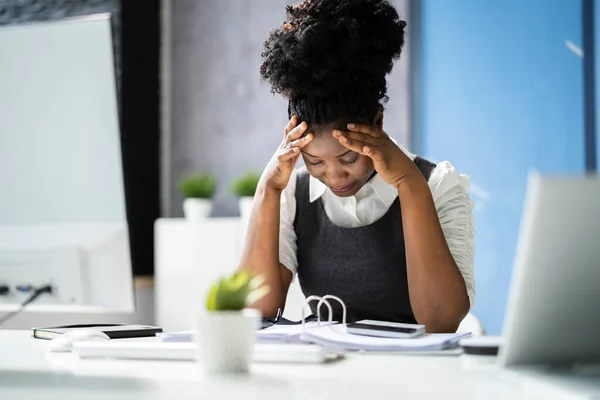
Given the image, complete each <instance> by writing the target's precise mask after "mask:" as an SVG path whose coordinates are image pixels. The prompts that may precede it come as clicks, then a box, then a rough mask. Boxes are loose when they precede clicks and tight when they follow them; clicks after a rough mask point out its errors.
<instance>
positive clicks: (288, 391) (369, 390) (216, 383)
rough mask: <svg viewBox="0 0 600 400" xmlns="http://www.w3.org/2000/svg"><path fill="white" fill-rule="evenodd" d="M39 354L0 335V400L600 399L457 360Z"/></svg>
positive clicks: (24, 334) (595, 377)
mask: <svg viewBox="0 0 600 400" xmlns="http://www.w3.org/2000/svg"><path fill="white" fill-rule="evenodd" d="M146 340H148V339H146ZM149 340H155V339H149ZM46 346H47V342H45V341H41V340H36V339H33V338H31V337H30V332H28V331H0V399H13V398H15V399H16V398H19V399H20V398H32V399H33V398H36V397H38V396H41V397H45V398H60V399H61V400H65V399H71V398H73V399H79V398H85V399H100V398H111V399H115V398H125V396H127V397H126V398H127V399H130V400H135V399H159V398H169V399H171V398H177V399H184V398H195V399H199V398H211V399H242V400H252V399H257V400H258V399H260V400H268V399H278V400H279V399H286V400H293V399H303V400H308V399H311V400H312V399H321V398H322V399H332V398H338V399H344V400H346V399H348V400H352V399H360V400H365V399H371V398H372V399H378V398H398V395H401V396H402V397H403V398H410V399H412V398H418V399H429V398H436V399H437V398H453V399H454V398H456V399H461V400H464V399H486V400H487V399H521V398H523V399H525V398H527V399H536V398H539V399H542V398H543V399H549V398H556V399H569V398H576V399H593V398H595V399H600V374H588V375H587V376H583V375H578V376H570V375H563V374H558V373H542V372H540V371H535V370H519V371H516V370H500V369H498V368H497V367H496V366H495V365H489V364H478V365H473V364H467V363H466V362H465V359H464V358H463V357H464V356H439V355H438V356H434V355H425V356H415V355H412V356H409V355H401V354H393V355H392V354H351V355H349V356H348V357H347V358H346V359H345V360H342V361H339V362H334V363H331V364H323V365H300V364H290V365H285V364H255V365H253V366H252V371H251V373H250V374H248V375H247V376H214V375H205V374H204V373H202V372H201V371H200V370H199V368H198V367H197V365H196V364H195V363H193V362H174V361H129V360H109V359H106V360H80V359H78V358H77V357H76V356H74V355H72V354H68V353H67V354H64V353H48V352H47V350H46ZM596 372H597V371H596ZM50 393H51V394H52V396H50V397H48V394H50ZM82 396H84V397H82Z"/></svg>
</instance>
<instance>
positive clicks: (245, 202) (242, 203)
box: [238, 196, 254, 221]
mask: <svg viewBox="0 0 600 400" xmlns="http://www.w3.org/2000/svg"><path fill="white" fill-rule="evenodd" d="M253 201H254V197H252V196H244V197H240V198H239V200H238V204H239V207H240V217H241V218H242V219H243V220H245V221H247V220H248V218H250V214H251V213H252V203H253Z"/></svg>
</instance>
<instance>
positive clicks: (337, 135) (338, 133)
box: [333, 129, 341, 137]
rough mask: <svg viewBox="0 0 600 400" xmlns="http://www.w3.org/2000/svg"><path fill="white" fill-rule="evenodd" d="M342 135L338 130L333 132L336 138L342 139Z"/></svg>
mask: <svg viewBox="0 0 600 400" xmlns="http://www.w3.org/2000/svg"><path fill="white" fill-rule="evenodd" d="M340 134H341V132H340V131H338V130H337V129H334V130H333V136H334V137H340Z"/></svg>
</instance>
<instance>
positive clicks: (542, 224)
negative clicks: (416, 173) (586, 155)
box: [499, 173, 600, 367]
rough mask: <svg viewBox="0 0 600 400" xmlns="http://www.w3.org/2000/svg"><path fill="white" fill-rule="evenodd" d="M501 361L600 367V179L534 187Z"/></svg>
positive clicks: (542, 181)
mask: <svg viewBox="0 0 600 400" xmlns="http://www.w3.org/2000/svg"><path fill="white" fill-rule="evenodd" d="M521 224H522V225H521V231H520V237H519V245H518V249H517V254H516V259H515V265H514V270H513V277H512V283H511V288H510V293H509V299H508V306H507V312H506V317H505V322H504V332H503V333H504V335H503V345H502V346H501V348H500V353H499V362H500V364H501V365H503V366H507V367H510V366H522V365H539V364H580V363H581V364H586V363H597V362H600V286H599V285H600V179H599V178H598V176H588V177H571V178H559V177H542V176H540V175H539V174H536V173H533V174H531V176H530V179H529V182H528V189H527V195H526V200H525V207H524V214H523V219H522V223H521Z"/></svg>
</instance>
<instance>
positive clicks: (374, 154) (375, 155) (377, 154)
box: [362, 146, 383, 161]
mask: <svg viewBox="0 0 600 400" xmlns="http://www.w3.org/2000/svg"><path fill="white" fill-rule="evenodd" d="M362 150H363V152H364V153H365V154H366V155H367V156H369V157H371V159H372V160H373V161H382V160H383V153H382V152H381V150H380V149H378V148H373V147H371V146H363V149H362Z"/></svg>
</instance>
